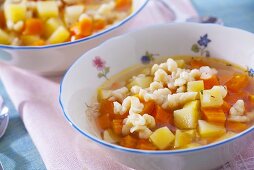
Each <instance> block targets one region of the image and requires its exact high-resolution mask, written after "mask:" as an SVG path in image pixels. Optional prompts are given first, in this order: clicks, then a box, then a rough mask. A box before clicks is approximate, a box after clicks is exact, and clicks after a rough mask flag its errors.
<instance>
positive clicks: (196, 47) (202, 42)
mask: <svg viewBox="0 0 254 170" xmlns="http://www.w3.org/2000/svg"><path fill="white" fill-rule="evenodd" d="M211 41H212V40H210V39H209V38H208V34H205V35H203V36H200V39H199V40H198V41H197V43H195V44H193V45H192V47H191V50H192V51H193V52H194V53H199V54H200V55H201V56H206V57H210V52H209V51H208V50H207V46H208V44H209V43H210V42H211Z"/></svg>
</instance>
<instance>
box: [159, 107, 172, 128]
mask: <svg viewBox="0 0 254 170" xmlns="http://www.w3.org/2000/svg"><path fill="white" fill-rule="evenodd" d="M154 112H155V113H154V115H155V122H156V123H159V124H173V122H174V120H173V113H172V112H171V111H167V110H164V109H163V108H161V107H160V106H158V105H156V107H155V111H154Z"/></svg>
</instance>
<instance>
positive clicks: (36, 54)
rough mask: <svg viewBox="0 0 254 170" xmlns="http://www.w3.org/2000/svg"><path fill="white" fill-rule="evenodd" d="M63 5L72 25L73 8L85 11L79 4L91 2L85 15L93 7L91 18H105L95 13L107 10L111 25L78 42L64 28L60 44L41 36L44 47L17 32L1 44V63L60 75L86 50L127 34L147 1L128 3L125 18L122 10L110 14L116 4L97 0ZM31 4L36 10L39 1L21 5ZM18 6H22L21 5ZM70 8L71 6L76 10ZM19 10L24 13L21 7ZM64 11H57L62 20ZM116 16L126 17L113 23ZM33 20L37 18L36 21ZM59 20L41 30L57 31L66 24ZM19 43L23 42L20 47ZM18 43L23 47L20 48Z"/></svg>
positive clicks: (44, 73)
mask: <svg viewBox="0 0 254 170" xmlns="http://www.w3.org/2000/svg"><path fill="white" fill-rule="evenodd" d="M59 2H60V1H59ZM66 2H69V3H70V4H71V6H70V8H67V7H68V6H69V3H64V5H65V6H67V7H66V10H64V11H65V13H67V11H72V12H69V13H70V16H71V17H72V18H71V19H70V21H72V22H74V21H75V19H74V18H75V17H77V16H76V15H78V16H81V15H80V10H78V11H76V12H75V9H76V8H75V7H81V12H82V10H84V9H83V8H82V7H83V5H82V4H83V3H85V4H86V3H90V2H92V3H95V4H96V6H95V5H88V6H90V7H89V8H88V6H87V7H85V11H88V12H87V13H89V9H90V8H93V9H92V10H91V11H93V15H95V14H96V16H97V17H99V18H100V17H102V18H104V17H105V16H101V14H99V12H98V11H99V9H102V11H105V10H106V11H108V12H109V13H110V17H109V18H110V19H109V20H110V22H111V24H110V25H108V26H106V27H105V28H104V29H101V28H100V30H99V31H95V32H94V33H93V34H91V35H89V36H85V37H84V36H80V37H79V38H78V39H77V38H74V37H73V35H70V34H73V33H71V30H68V31H67V33H66V30H65V29H64V30H65V31H64V32H65V33H66V34H67V35H66V34H59V35H60V36H59V37H60V39H61V41H58V40H57V41H56V42H51V43H48V40H47V39H46V38H45V37H44V36H41V38H42V37H44V40H45V42H47V44H44V43H42V44H43V45H42V44H33V43H35V41H36V39H35V40H34V39H31V37H33V34H32V33H31V35H32V36H30V34H29V35H28V36H27V37H28V38H26V37H25V38H23V39H24V40H23V39H22V33H21V35H20V36H18V35H19V33H15V34H13V36H14V35H15V36H17V37H14V40H13V41H11V44H9V45H4V44H0V62H4V63H7V64H10V65H14V66H17V67H20V68H23V69H26V70H29V71H31V72H34V73H36V74H40V75H59V74H62V73H63V72H64V71H65V70H66V69H67V68H68V67H69V66H70V64H71V63H72V62H74V61H75V60H76V59H77V58H78V57H79V56H80V55H82V54H83V53H84V52H86V51H88V50H89V49H91V48H93V47H96V46H97V45H99V44H100V43H102V42H103V41H105V40H107V39H109V38H111V37H114V36H117V35H120V34H122V33H123V32H126V30H127V28H128V27H129V26H128V25H129V24H127V23H129V21H131V20H132V19H133V18H135V17H136V16H137V14H138V13H139V12H141V11H142V10H143V8H144V7H145V6H146V4H147V3H148V0H133V1H129V2H131V3H132V6H131V10H130V14H128V15H127V16H125V13H124V12H123V11H125V10H122V9H121V10H120V11H119V12H118V14H117V13H116V12H114V11H113V12H112V11H111V10H113V9H114V8H112V6H115V3H113V2H115V1H96V2H95V1H90V2H86V1H84V2H82V3H81V4H80V6H79V5H77V4H76V3H78V2H79V0H78V1H75V0H74V1H66ZM126 2H127V1H120V3H122V4H124V3H126ZM6 3H7V4H8V3H11V2H6ZM15 3H16V2H15ZM15 3H14V5H15ZM31 3H32V4H33V5H32V6H34V7H33V8H32V9H33V10H35V9H36V4H37V3H38V4H39V3H40V2H27V3H26V2H24V4H23V5H26V4H31ZM47 3H48V2H45V4H47ZM49 3H50V2H49ZM57 3H58V2H57ZM60 3H61V2H60ZM54 4H55V3H53V5H54ZM75 4H76V5H75ZM99 4H101V6H99V7H100V8H99V9H98V5H99ZM112 4H113V5H112ZM17 5H19V1H18V2H17ZM62 5H63V4H62ZM3 6H4V5H3ZM6 6H7V5H6ZM38 6H39V5H38ZM84 6H86V5H84ZM109 6H111V7H109ZM21 7H23V6H21ZM24 7H25V6H24ZM72 7H74V8H75V9H74V8H72ZM6 8H7V7H6ZM53 8H54V9H55V8H57V7H55V6H54V7H53ZM61 8H63V7H61ZM8 9H9V8H8ZM10 9H12V8H11V7H10ZM13 9H14V8H13ZM15 9H16V7H15ZM67 9H70V10H67ZM95 9H98V10H97V11H95ZM3 10H4V9H3ZM24 10H25V9H24ZM29 10H31V9H30V7H29ZM21 11H22V12H23V8H22V10H21ZM57 11H58V10H57ZM64 11H62V9H61V11H60V12H59V13H61V15H60V14H59V15H60V16H61V17H62V16H66V14H64V13H63V14H62V12H64ZM11 12H12V11H11V10H10V16H11V15H12V14H13V15H14V14H16V13H15V12H12V13H11ZM25 12H26V10H25ZM30 12H32V11H28V9H27V14H30ZM32 13H34V12H32ZM51 13H52V12H51ZM51 13H50V15H49V14H48V15H49V16H47V17H46V18H48V17H52V16H51V15H54V14H55V13H54V12H53V14H51ZM104 13H105V12H104ZM104 13H103V14H104ZM84 14H86V13H83V15H84ZM103 14H102V15H103ZM91 15H92V14H91ZM117 15H119V17H120V15H121V16H125V17H124V18H122V19H119V21H117V20H116V19H117V17H118V16H117ZM87 16H88V14H87ZM89 16H90V14H89ZM57 17H58V14H57ZM80 18H81V17H80ZM36 19H38V18H36ZM39 19H40V18H39ZM50 19H51V20H50ZM44 20H45V24H44ZM60 20H61V19H60V17H59V20H58V19H55V18H54V17H53V18H49V19H48V20H47V22H46V19H43V24H44V25H43V26H44V27H45V29H43V30H49V29H53V27H56V28H58V25H57V24H56V23H60V24H62V23H64V24H65V21H66V23H67V20H65V21H60ZM73 20H74V21H73ZM114 20H116V22H115V23H114V22H113V21H114ZM51 21H52V22H51ZM68 21H69V20H68ZM8 22H9V20H8ZM10 22H11V23H12V22H14V21H12V20H10ZM15 22H16V21H15ZM105 22H106V21H105ZM22 23H23V21H22ZM71 24H74V23H71ZM23 25H24V24H23ZM48 25H50V26H48ZM51 25H53V26H51ZM67 25H68V24H65V26H66V27H67ZM76 25H77V23H76ZM68 26H69V25H68ZM51 27H52V28H51ZM100 27H102V26H101V25H100ZM35 28H37V27H35ZM39 28H40V27H39ZM46 28H47V29H46ZM59 28H62V27H60V26H59ZM64 28H65V27H64ZM3 29H4V28H3ZM68 29H69V28H68ZM1 31H2V30H1ZM8 34H9V35H10V36H11V35H12V34H10V33H8ZM16 34H17V35H16ZM23 34H24V35H25V33H23ZM45 34H46V33H45ZM89 34H90V33H89ZM43 35H44V34H43ZM52 35H53V34H52ZM54 35H55V34H54ZM75 36H76V35H75ZM29 37H30V40H29ZM35 37H37V38H38V36H37V34H35ZM61 37H62V38H61ZM64 37H65V38H64ZM66 37H67V38H66ZM68 37H69V38H68ZM71 37H73V38H72V39H71ZM81 37H82V38H81ZM57 38H58V36H57ZM26 39H28V40H29V41H30V43H29V44H25V41H27V40H26ZM11 40H12V39H11ZM44 40H43V41H44ZM2 41H3V40H2ZM8 41H9V40H8ZM23 41H24V42H23ZM15 42H16V44H15ZM21 42H23V44H22V43H21ZM8 43H9V42H8ZM8 43H7V44H8ZM21 44H22V45H23V46H21ZM24 45H26V46H24Z"/></svg>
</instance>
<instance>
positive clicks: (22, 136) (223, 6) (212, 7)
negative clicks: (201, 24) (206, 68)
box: [0, 0, 254, 170]
mask: <svg viewBox="0 0 254 170" xmlns="http://www.w3.org/2000/svg"><path fill="white" fill-rule="evenodd" d="M192 2H193V4H194V6H195V8H196V9H197V11H198V13H199V14H200V15H206V16H216V17H219V18H221V19H223V21H224V23H225V25H226V26H231V27H238V28H242V29H245V30H248V31H250V32H253V33H254V0H221V1H216V0H192ZM0 94H1V95H3V97H4V99H5V101H6V104H7V105H8V106H9V108H10V111H11V115H10V116H11V117H10V124H9V127H8V129H7V132H6V134H5V136H4V137H3V138H2V139H0V161H1V162H2V163H3V166H4V168H5V169H6V170H12V169H20V170H23V169H24V170H25V169H33V170H40V169H46V168H45V166H44V164H43V162H42V160H41V158H40V155H39V153H38V151H37V150H36V148H35V146H34V144H33V142H32V140H31V138H30V136H29V135H28V133H27V131H26V129H25V127H24V125H23V123H22V121H21V120H20V118H19V116H18V113H17V111H16V110H15V109H14V107H13V105H12V103H11V101H10V100H9V97H8V94H7V93H6V91H5V90H4V87H3V85H2V83H1V81H0Z"/></svg>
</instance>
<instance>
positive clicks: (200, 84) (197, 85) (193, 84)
mask: <svg viewBox="0 0 254 170" xmlns="http://www.w3.org/2000/svg"><path fill="white" fill-rule="evenodd" d="M201 90H204V81H203V80H198V81H190V82H188V84H187V91H188V92H200V91H201Z"/></svg>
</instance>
